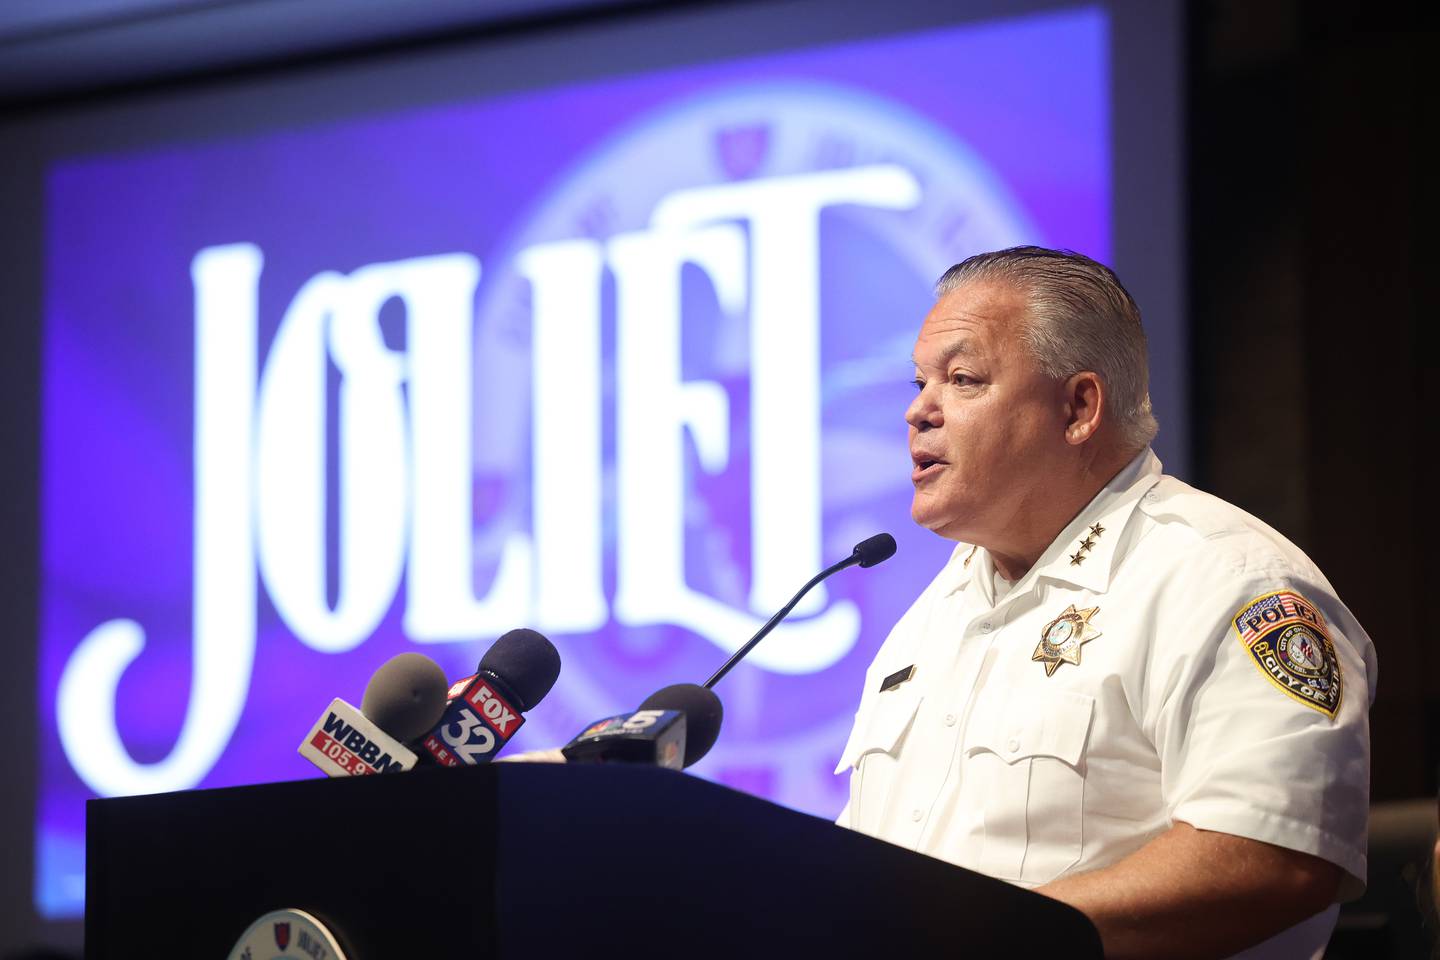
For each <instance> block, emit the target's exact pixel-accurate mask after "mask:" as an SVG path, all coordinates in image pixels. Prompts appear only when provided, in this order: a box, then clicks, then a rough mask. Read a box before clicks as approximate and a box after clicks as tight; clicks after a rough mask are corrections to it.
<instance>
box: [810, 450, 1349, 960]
mask: <svg viewBox="0 0 1440 960" xmlns="http://www.w3.org/2000/svg"><path fill="white" fill-rule="evenodd" d="M997 580H998V578H997V577H996V576H995V571H994V567H993V565H992V563H991V561H990V558H989V556H988V555H987V554H986V552H985V551H984V550H983V549H979V548H974V547H972V546H970V545H968V544H961V545H959V546H958V547H957V548H956V550H955V552H954V553H953V554H952V556H951V558H950V561H949V563H947V564H946V566H945V567H944V569H942V570H941V571H940V574H939V575H938V576H937V577H936V578H935V580H934V581H933V582H932V583H931V584H930V585H929V586H928V587H927V588H926V589H925V591H924V593H922V594H921V595H920V597H919V599H918V600H916V601H915V603H914V605H913V606H912V607H911V608H910V610H909V611H908V612H907V613H906V614H905V616H904V617H902V618H901V620H900V622H899V623H898V624H896V626H895V628H894V629H893V630H892V631H891V632H890V636H889V637H888V638H887V639H886V641H885V643H884V644H883V645H882V646H881V648H880V651H879V653H878V654H877V655H876V657H875V661H874V663H873V664H871V667H870V669H869V671H868V673H867V674H866V677H865V690H864V695H863V697H862V699H861V703H860V709H859V711H858V712H857V713H856V717H855V727H854V730H853V732H852V733H851V735H850V740H849V742H848V743H847V744H846V746H845V750H844V753H843V754H842V756H841V760H840V764H839V766H838V767H837V768H836V773H840V772H843V771H845V770H850V771H851V779H850V802H849V803H848V804H847V806H846V808H845V811H844V812H843V813H842V814H841V815H840V820H839V822H840V824H841V825H842V826H848V827H851V828H853V829H856V830H860V831H862V832H864V833H868V834H870V835H872V836H875V837H878V838H880V839H882V840H888V841H890V842H891V843H895V844H898V845H900V846H904V847H908V848H910V849H912V850H917V851H919V852H921V853H925V854H929V855H931V856H934V857H938V858H940V859H942V860H948V861H950V862H951V863H955V864H959V865H960V866H963V867H967V868H969V869H971V870H976V871H978V872H980V873H984V874H988V875H990V876H992V877H997V878H999V879H1002V880H1007V881H1010V882H1012V883H1015V884H1018V885H1020V886H1025V887H1033V886H1038V885H1040V884H1044V883H1048V882H1049V881H1051V880H1055V879H1056V878H1058V877H1061V876H1064V875H1066V874H1069V873H1079V872H1083V871H1089V870H1095V869H1098V868H1101V867H1104V866H1107V865H1109V864H1112V863H1114V862H1116V861H1117V860H1120V859H1121V858H1123V857H1125V856H1126V855H1127V854H1130V853H1132V852H1134V851H1135V850H1137V849H1139V848H1140V847H1141V846H1143V845H1144V844H1145V843H1146V842H1147V841H1148V840H1151V839H1152V838H1154V837H1155V836H1157V835H1158V834H1160V833H1163V832H1164V831H1165V830H1167V829H1169V828H1170V827H1171V826H1172V825H1173V824H1174V822H1175V821H1177V820H1183V821H1185V822H1186V823H1189V824H1191V825H1193V826H1195V827H1198V828H1201V829H1204V830H1215V831H1220V832H1224V833H1229V834H1233V835H1236V836H1242V837H1250V838H1253V839H1256V840H1263V841H1265V842H1267V843H1272V844H1276V845H1278V846H1281V847H1287V848H1290V849H1293V850H1300V851H1304V852H1305V853H1310V854H1314V855H1316V856H1318V857H1322V858H1324V859H1326V860H1329V861H1331V862H1333V863H1336V864H1338V865H1339V866H1340V867H1342V868H1343V869H1344V870H1345V873H1346V876H1345V879H1344V881H1343V883H1342V887H1341V893H1342V897H1345V898H1349V897H1352V896H1356V895H1358V893H1359V891H1360V890H1361V889H1363V887H1364V878H1365V843H1366V839H1365V831H1366V819H1367V813H1368V806H1369V783H1370V765H1369V723H1368V711H1369V706H1370V701H1371V698H1372V697H1373V695H1374V688H1375V655H1374V649H1373V647H1372V645H1371V643H1370V639H1369V637H1368V636H1367V635H1366V634H1365V631H1364V630H1363V629H1361V627H1360V625H1359V624H1358V623H1357V622H1356V621H1355V618H1354V617H1353V616H1352V615H1351V614H1350V612H1349V610H1347V609H1346V608H1345V606H1344V605H1343V604H1341V603H1340V601H1339V600H1338V599H1337V598H1336V596H1335V592H1334V590H1333V589H1332V588H1331V586H1330V584H1329V583H1328V582H1327V581H1326V579H1325V578H1324V576H1323V575H1322V574H1321V573H1320V571H1319V570H1318V569H1316V567H1315V565H1314V564H1313V563H1311V562H1310V560H1309V558H1308V557H1306V556H1305V555H1304V554H1303V553H1301V552H1300V551H1299V550H1298V549H1297V548H1296V547H1295V546H1294V545H1293V544H1291V543H1290V542H1289V541H1287V540H1285V538H1283V537H1281V536H1280V535H1279V534H1278V533H1276V532H1275V531H1274V530H1272V529H1270V528H1269V527H1267V526H1265V525H1264V524H1263V523H1261V522H1260V521H1258V520H1256V519H1255V518H1254V517H1251V516H1249V515H1248V514H1246V513H1244V512H1243V511H1241V510H1239V509H1238V508H1236V507H1233V506H1231V505H1229V504H1227V503H1225V502H1223V501H1221V500H1218V499H1216V498H1215V497H1212V496H1209V495H1208V494H1204V493H1201V492H1199V491H1197V490H1195V489H1193V488H1191V487H1189V486H1187V485H1186V484H1184V483H1182V482H1181V481H1179V480H1176V479H1175V478H1173V477H1166V476H1162V475H1161V468H1160V461H1159V460H1158V459H1156V457H1155V455H1154V454H1153V453H1151V452H1150V451H1148V450H1147V451H1145V452H1144V453H1142V454H1140V455H1139V456H1138V457H1137V458H1136V459H1135V460H1134V461H1132V462H1131V464H1130V465H1129V466H1127V467H1126V468H1125V469H1124V470H1122V471H1121V472H1120V473H1119V474H1118V475H1117V476H1116V477H1115V478H1114V479H1113V480H1112V481H1111V482H1110V483H1109V484H1108V485H1107V486H1106V487H1105V489H1104V490H1102V491H1101V492H1100V493H1099V494H1098V495H1097V496H1096V498H1095V499H1094V500H1093V501H1092V502H1091V503H1090V505H1089V506H1087V507H1086V508H1085V509H1084V510H1082V511H1081V512H1080V514H1079V515H1078V516H1077V517H1076V518H1075V520H1074V521H1073V522H1072V523H1071V524H1070V525H1069V526H1068V527H1067V528H1066V529H1065V530H1064V531H1062V532H1061V534H1060V536H1059V537H1058V538H1057V539H1056V541H1055V542H1054V543H1053V544H1052V545H1051V546H1050V548H1049V550H1047V551H1046V553H1045V554H1044V555H1043V556H1042V557H1041V558H1040V560H1039V561H1038V562H1037V563H1036V564H1035V566H1034V567H1033V568H1032V569H1031V570H1030V571H1029V572H1028V573H1026V574H1025V576H1024V577H1022V578H1021V579H1020V580H1019V581H1017V582H1016V583H1015V584H1014V585H1013V586H1012V587H1011V588H1010V589H1008V590H1005V591H1003V595H1002V596H1000V597H998V598H997V597H996V590H995V587H996V582H997ZM999 583H1000V584H1002V585H1003V583H1004V581H999ZM1047 631H1048V639H1049V640H1050V641H1051V643H1050V645H1049V646H1048V647H1047V646H1045V645H1044V644H1043V643H1042V640H1044V639H1045V638H1046V636H1047ZM1327 641H1328V642H1327ZM1077 661H1078V662H1077ZM912 666H913V667H914V670H913V673H910V677H909V679H901V678H902V677H904V676H906V674H907V673H909V670H908V668H910V667H912ZM1337 675H1338V681H1339V684H1338V689H1336V685H1335V683H1334V681H1335V679H1336V678H1337ZM887 678H889V680H888V683H887ZM882 685H884V686H885V687H886V689H884V690H882V689H881V688H882ZM1336 699H1338V705H1337V704H1336V702H1335V701H1336ZM1332 708H1333V716H1332V712H1331V711H1332ZM1337 910H1338V908H1336V907H1332V908H1331V909H1329V910H1327V911H1325V912H1323V913H1321V914H1319V915H1317V916H1316V917H1314V918H1311V919H1310V920H1308V921H1306V922H1304V923H1302V924H1300V925H1298V926H1296V927H1292V928H1291V929H1289V930H1287V931H1285V932H1284V933H1282V934H1280V935H1279V936H1277V937H1275V938H1273V939H1272V940H1270V941H1267V942H1266V943H1265V944H1261V945H1260V946H1259V947H1256V948H1253V949H1252V950H1250V951H1246V952H1245V953H1244V954H1242V956H1244V957H1269V956H1274V957H1282V956H1283V957H1303V956H1312V955H1318V953H1319V952H1320V951H1321V950H1322V949H1323V947H1324V944H1325V942H1326V941H1327V940H1328V938H1329V935H1330V931H1331V929H1332V928H1333V926H1334V922H1335V915H1336V912H1337Z"/></svg>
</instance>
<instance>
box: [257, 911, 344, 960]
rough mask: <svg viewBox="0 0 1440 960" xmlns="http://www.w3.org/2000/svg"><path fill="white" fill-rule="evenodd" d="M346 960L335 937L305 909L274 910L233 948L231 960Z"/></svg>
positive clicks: (262, 918)
mask: <svg viewBox="0 0 1440 960" xmlns="http://www.w3.org/2000/svg"><path fill="white" fill-rule="evenodd" d="M291 957H294V958H296V960H302V958H303V960H345V951H343V950H341V949H340V944H339V942H338V941H336V939H335V935H334V934H333V933H331V932H330V931H329V929H327V928H326V926H325V924H323V923H321V922H320V921H319V920H317V919H316V918H315V917H314V916H313V915H312V914H308V913H306V912H305V911H304V910H271V911H270V912H269V913H267V914H265V915H264V916H263V917H261V918H260V919H259V920H256V921H255V922H254V923H252V924H250V926H249V927H248V928H247V929H246V930H245V933H244V934H242V935H241V937H240V939H239V940H238V941H236V943H235V946H233V947H231V948H230V960H287V958H291Z"/></svg>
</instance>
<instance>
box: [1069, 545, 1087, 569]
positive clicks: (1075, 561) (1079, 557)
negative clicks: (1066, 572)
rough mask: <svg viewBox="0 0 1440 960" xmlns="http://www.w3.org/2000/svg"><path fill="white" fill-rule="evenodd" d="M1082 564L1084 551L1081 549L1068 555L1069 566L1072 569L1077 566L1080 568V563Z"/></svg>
mask: <svg viewBox="0 0 1440 960" xmlns="http://www.w3.org/2000/svg"><path fill="white" fill-rule="evenodd" d="M1084 562H1085V551H1084V550H1083V549H1081V550H1076V551H1075V552H1074V553H1072V554H1070V566H1072V567H1078V566H1080V564H1082V563H1084Z"/></svg>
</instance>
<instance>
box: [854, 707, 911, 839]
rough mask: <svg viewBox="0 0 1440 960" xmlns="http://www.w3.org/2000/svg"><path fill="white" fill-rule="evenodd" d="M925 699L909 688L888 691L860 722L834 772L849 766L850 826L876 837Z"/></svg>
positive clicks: (856, 725)
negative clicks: (907, 734)
mask: <svg viewBox="0 0 1440 960" xmlns="http://www.w3.org/2000/svg"><path fill="white" fill-rule="evenodd" d="M922 699H923V698H922V697H921V696H920V695H919V694H918V693H915V694H912V693H911V692H910V691H904V692H901V691H893V692H892V691H886V692H885V693H881V694H878V695H877V696H876V697H875V701H874V703H873V705H872V706H871V707H870V709H869V713H868V715H867V716H866V717H865V719H864V720H863V721H857V723H856V724H855V729H854V730H853V731H851V733H850V740H849V742H848V743H846V744H845V749H844V750H843V751H842V752H841V754H840V762H839V763H838V764H836V766H835V772H836V773H837V774H838V773H844V772H845V770H846V768H850V770H851V773H850V826H851V827H852V828H853V829H855V830H859V831H860V832H862V833H868V834H871V835H872V836H877V835H878V834H879V831H880V829H881V826H882V823H881V818H882V817H883V815H884V810H885V806H886V801H887V799H888V797H889V795H890V788H891V786H892V785H893V784H894V781H895V775H896V768H897V766H898V763H899V758H900V750H901V748H902V747H903V746H904V743H905V735H906V733H908V732H909V730H910V726H911V724H912V723H913V722H914V720H915V714H916V712H917V711H919V709H920V701H921V700H922Z"/></svg>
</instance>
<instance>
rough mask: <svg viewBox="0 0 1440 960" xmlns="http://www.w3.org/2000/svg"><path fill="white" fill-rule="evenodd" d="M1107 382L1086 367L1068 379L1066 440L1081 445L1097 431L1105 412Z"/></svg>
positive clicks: (1066, 388)
mask: <svg viewBox="0 0 1440 960" xmlns="http://www.w3.org/2000/svg"><path fill="white" fill-rule="evenodd" d="M1105 399H1106V398H1105V384H1104V383H1103V382H1102V381H1101V380H1100V377H1099V375H1098V374H1096V373H1094V372H1092V371H1089V370H1082V371H1081V372H1079V373H1077V374H1075V375H1074V376H1072V377H1071V378H1070V379H1068V380H1066V381H1065V442H1066V443H1070V444H1075V445H1077V446H1078V445H1079V444H1082V443H1084V442H1085V441H1086V440H1089V439H1090V438H1091V437H1093V436H1094V435H1095V431H1096V430H1099V429H1100V422H1101V420H1102V419H1103V417H1104V416H1105V413H1106V410H1105Z"/></svg>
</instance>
